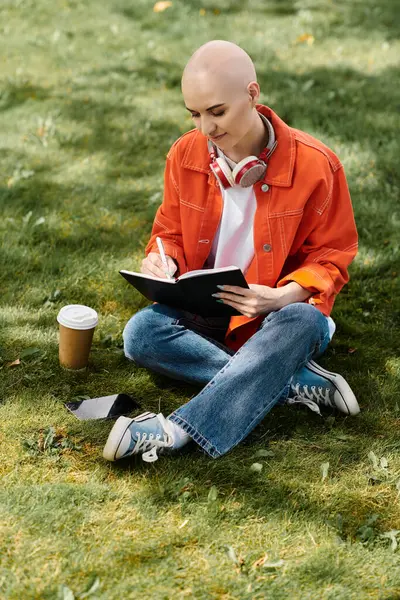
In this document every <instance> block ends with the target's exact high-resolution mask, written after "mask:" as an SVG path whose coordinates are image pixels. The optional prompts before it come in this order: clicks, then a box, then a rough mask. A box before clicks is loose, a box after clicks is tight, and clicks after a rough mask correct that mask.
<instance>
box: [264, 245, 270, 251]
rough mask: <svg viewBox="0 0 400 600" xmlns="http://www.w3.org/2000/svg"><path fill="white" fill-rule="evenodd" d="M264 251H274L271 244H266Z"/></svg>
mask: <svg viewBox="0 0 400 600" xmlns="http://www.w3.org/2000/svg"><path fill="white" fill-rule="evenodd" d="M263 250H264V252H271V250H272V246H271V244H264V246H263Z"/></svg>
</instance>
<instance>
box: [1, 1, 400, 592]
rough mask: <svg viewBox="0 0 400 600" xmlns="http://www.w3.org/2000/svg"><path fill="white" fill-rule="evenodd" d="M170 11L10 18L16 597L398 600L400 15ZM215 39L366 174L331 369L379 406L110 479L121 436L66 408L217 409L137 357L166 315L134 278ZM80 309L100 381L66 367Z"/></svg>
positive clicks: (7, 112) (354, 179) (6, 158)
mask: <svg viewBox="0 0 400 600" xmlns="http://www.w3.org/2000/svg"><path fill="white" fill-rule="evenodd" d="M153 4H154V2H153V0H130V1H129V0H100V1H99V0H97V1H95V0H2V1H1V4H0V34H1V35H0V45H1V52H0V57H1V71H0V164H1V173H0V206H1V219H0V231H1V237H0V242H1V245H0V476H1V486H0V597H1V598H7V599H13V600H31V599H42V598H43V599H47V600H53V599H54V600H56V599H59V600H60V599H61V600H73V599H74V598H75V599H79V598H82V599H83V598H90V599H94V598H97V599H102V600H117V599H120V598H132V599H134V598H135V599H136V598H137V597H144V598H152V599H153V598H154V599H170V598H174V599H175V598H176V599H181V598H182V599H183V598H195V599H204V600H206V599H210V598H215V599H220V598H222V599H225V600H230V599H240V600H243V599H264V598H268V599H274V600H275V599H276V600H277V599H287V598H290V599H291V600H292V599H301V600H304V599H310V600H315V599H324V600H326V599H332V600H333V599H335V600H337V599H343V600H349V599H353V598H354V599H356V598H357V599H360V598H379V599H382V600H394V599H398V598H400V568H399V566H400V565H399V562H400V561H399V551H398V549H397V542H398V541H399V543H400V537H398V536H400V532H399V530H400V506H399V494H400V439H399V435H398V433H399V424H400V352H399V348H400V344H399V317H400V305H399V295H400V286H399V277H398V276H399V272H400V253H399V240H400V235H399V234H400V209H399V166H398V165H399V154H400V145H399V126H400V116H399V108H400V78H399V56H400V41H399V34H400V12H399V6H398V2H397V1H396V0H380V1H379V2H378V1H375V2H374V1H372V0H363V1H361V0H352V2H349V1H347V0H304V1H301V0H298V1H295V0H292V1H291V0H275V1H273V0H252V1H251V2H250V0H219V2H216V1H215V0H204V1H201V0H199V1H197V0H173V2H172V6H170V7H168V8H167V9H166V10H164V11H162V12H154V11H153ZM213 38H217V39H218V38H220V39H229V40H232V41H235V42H237V43H239V44H240V45H241V46H243V47H244V48H245V49H246V50H247V51H248V52H249V54H250V55H251V56H252V58H253V59H254V61H255V63H256V67H257V70H258V73H259V81H260V84H261V88H262V92H263V95H262V101H263V102H264V103H266V104H268V105H270V106H271V107H272V108H273V109H274V110H275V111H276V112H277V113H278V114H279V115H280V116H281V117H282V118H283V119H285V120H286V122H288V123H289V124H290V125H292V126H294V127H297V128H299V129H304V130H306V131H308V132H309V133H311V134H312V135H314V136H316V137H318V138H320V139H322V140H323V141H324V142H325V143H326V144H328V145H329V146H330V147H332V149H333V150H334V151H335V152H336V153H337V154H338V155H339V156H340V158H341V159H342V161H343V163H344V165H345V170H346V174H347V177H348V181H349V186H350V189H351V193H352V198H353V202H354V208H355V213H356V219H357V223H358V227H359V234H360V252H359V254H358V257H357V259H356V260H355V262H354V263H353V265H352V266H351V281H350V283H349V285H348V286H347V287H346V288H345V289H344V290H343V292H342V293H341V295H340V296H339V298H338V300H337V302H336V305H335V308H334V312H333V317H334V319H335V321H336V323H337V333H336V335H335V338H334V340H333V342H332V344H331V346H330V348H329V349H328V350H327V352H326V353H325V355H324V357H323V358H322V359H321V364H322V365H324V366H325V367H327V368H329V369H331V370H338V371H340V372H341V373H342V374H343V375H344V376H345V377H346V378H347V379H348V380H349V382H350V384H351V386H352V387H353V389H354V390H355V391H356V394H357V397H358V399H359V403H360V405H361V409H362V412H361V414H360V415H359V416H358V417H356V418H343V417H341V416H332V415H329V416H328V415H327V416H326V417H325V418H323V419H321V418H319V417H317V416H315V415H313V414H312V413H311V412H308V411H307V410H301V409H299V410H294V409H290V408H287V407H282V408H279V409H275V410H274V411H273V412H272V414H270V415H269V416H268V417H267V418H266V419H265V421H264V422H263V424H262V425H261V426H260V427H258V428H257V429H256V430H255V431H254V432H253V433H252V435H251V436H250V437H249V438H248V439H247V440H246V441H245V443H243V444H242V445H240V446H239V447H238V448H236V449H235V450H233V451H232V452H231V453H229V454H228V455H227V456H225V457H223V458H221V459H219V460H215V461H213V460H211V459H210V458H208V457H207V456H205V455H204V454H202V453H201V452H200V451H198V450H194V451H192V452H186V453H183V454H182V455H180V456H177V457H176V458H174V459H167V458H161V459H160V460H159V461H158V462H157V463H155V464H150V465H149V464H147V465H146V464H143V463H142V462H141V461H137V462H134V461H125V462H124V463H123V464H116V465H114V464H108V463H106V462H105V461H104V460H103V459H102V457H101V453H102V447H103V445H104V442H105V440H106V437H107V434H108V431H109V429H110V424H109V423H101V422H94V423H81V422H79V421H78V420H77V419H75V418H74V417H73V416H72V415H70V414H68V413H67V411H66V410H65V408H64V406H63V402H65V401H67V400H71V399H72V398H75V397H77V396H89V397H91V396H100V395H107V394H112V393H115V392H122V391H125V392H127V393H131V394H133V395H135V396H136V397H137V398H138V400H139V401H140V402H141V404H142V406H143V408H144V409H147V410H155V411H158V410H159V409H161V411H163V412H164V413H166V414H168V412H169V411H171V410H172V409H173V408H174V407H177V406H179V405H180V404H182V403H184V402H186V401H187V399H188V398H190V397H191V396H192V395H193V394H195V393H196V389H194V388H189V387H188V386H185V385H183V384H182V385H181V384H179V383H174V382H173V381H170V380H168V379H166V378H163V377H161V376H156V375H154V374H152V373H150V372H148V371H146V370H145V369H140V368H137V367H134V366H132V365H131V364H129V363H128V361H127V360H126V359H125V358H124V355H123V351H122V345H121V333H122V330H123V327H124V324H125V323H126V321H127V320H128V319H129V317H130V316H131V315H132V314H133V313H134V312H136V311H137V310H138V309H140V308H142V307H144V306H145V305H146V304H147V302H146V301H145V300H144V299H143V298H142V297H141V296H140V295H139V294H138V293H136V292H135V290H134V289H133V288H132V287H130V286H128V284H127V283H126V282H125V281H124V280H123V279H122V278H121V277H120V275H119V274H118V270H119V269H121V268H125V269H131V270H137V269H138V268H139V265H140V261H141V259H142V256H143V250H144V246H145V244H146V241H147V238H148V236H149V232H150V229H151V223H152V218H153V216H154V212H155V210H156V208H157V206H158V205H159V203H160V201H161V196H162V176H163V166H164V161H165V156H166V152H167V150H168V148H169V146H170V145H171V144H172V142H173V141H174V140H175V139H176V138H177V137H179V135H180V134H181V133H183V132H184V131H186V130H188V129H189V128H191V122H190V119H189V118H188V116H187V112H186V111H185V110H184V106H183V100H182V98H181V95H180V75H181V71H182V69H183V67H184V65H185V62H186V61H187V59H188V58H189V56H190V55H191V53H192V52H193V51H194V49H195V48H197V47H198V46H199V45H201V44H202V43H204V42H206V41H208V40H209V39H213ZM73 303H82V304H88V305H89V306H92V307H93V308H95V309H96V310H97V311H98V313H99V318H100V322H99V326H98V328H97V330H96V334H95V339H94V345H93V349H92V354H91V363H90V368H89V370H88V373H87V374H85V375H81V374H73V373H69V372H65V371H63V370H62V369H61V368H60V367H59V365H58V354H57V352H58V347H57V343H58V342H57V324H56V315H57V313H58V311H59V309H60V307H61V306H63V305H64V304H73ZM17 359H20V364H15V365H14V366H10V363H12V362H14V361H16V360H17ZM254 463H259V464H260V465H261V470H260V467H259V468H257V467H256V468H254V467H253V468H252V465H254Z"/></svg>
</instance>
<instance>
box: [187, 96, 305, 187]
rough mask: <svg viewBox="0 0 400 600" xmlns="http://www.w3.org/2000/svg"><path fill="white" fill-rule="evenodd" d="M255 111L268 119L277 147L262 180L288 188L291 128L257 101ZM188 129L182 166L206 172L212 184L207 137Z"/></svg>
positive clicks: (292, 149)
mask: <svg viewBox="0 0 400 600" xmlns="http://www.w3.org/2000/svg"><path fill="white" fill-rule="evenodd" d="M257 110H258V111H259V112H260V113H262V114H263V115H265V116H266V117H267V118H268V119H270V121H271V123H272V126H273V128H274V131H275V136H276V141H277V146H276V148H275V150H274V152H273V153H272V155H271V157H270V159H269V161H268V168H267V171H266V173H265V176H264V178H263V181H264V182H265V183H268V184H269V185H276V186H281V187H289V186H290V185H292V179H293V171H294V163H295V159H296V141H295V136H294V131H293V130H292V129H291V128H290V127H289V126H288V125H286V123H285V122H284V121H282V119H280V118H279V117H278V115H277V114H276V113H275V112H274V111H273V110H271V109H270V108H269V107H268V106H264V105H263V104H257ZM192 132H193V135H192V136H191V140H190V142H189V143H188V145H187V148H186V151H185V153H184V155H183V159H182V166H183V167H184V168H186V169H192V170H194V171H200V173H206V174H208V175H209V182H212V181H214V183H216V179H215V177H214V176H213V175H212V172H211V168H210V156H209V154H208V149H207V138H206V137H205V136H204V135H203V134H202V133H200V132H199V131H197V130H196V129H193V130H192ZM188 133H191V132H188Z"/></svg>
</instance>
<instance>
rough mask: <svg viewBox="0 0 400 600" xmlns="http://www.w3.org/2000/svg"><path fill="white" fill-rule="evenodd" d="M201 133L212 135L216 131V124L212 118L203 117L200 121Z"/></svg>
mask: <svg viewBox="0 0 400 600" xmlns="http://www.w3.org/2000/svg"><path fill="white" fill-rule="evenodd" d="M200 129H201V133H202V134H203V135H205V136H212V135H213V134H214V132H215V131H216V128H215V124H214V123H213V122H212V120H211V119H205V118H203V119H201V123H200Z"/></svg>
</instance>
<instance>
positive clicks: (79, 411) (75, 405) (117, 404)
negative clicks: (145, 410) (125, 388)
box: [65, 394, 140, 421]
mask: <svg viewBox="0 0 400 600" xmlns="http://www.w3.org/2000/svg"><path fill="white" fill-rule="evenodd" d="M65 406H66V408H67V409H68V410H69V411H70V412H72V414H73V415H75V417H77V419H80V420H81V421H87V420H90V419H113V418H115V417H120V416H121V415H129V414H130V413H132V412H133V411H134V410H136V409H138V408H140V404H139V403H138V402H137V400H135V399H134V398H132V396H129V394H113V395H112V396H102V397H100V398H88V399H86V400H77V401H76V402H66V403H65Z"/></svg>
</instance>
